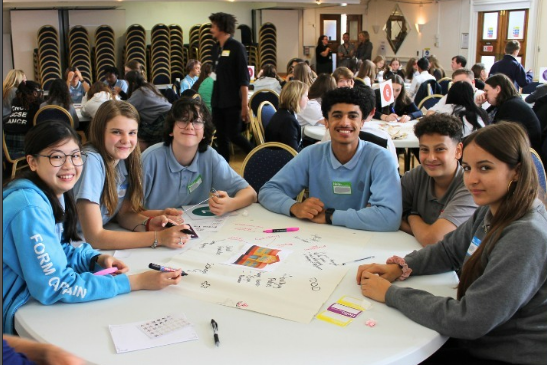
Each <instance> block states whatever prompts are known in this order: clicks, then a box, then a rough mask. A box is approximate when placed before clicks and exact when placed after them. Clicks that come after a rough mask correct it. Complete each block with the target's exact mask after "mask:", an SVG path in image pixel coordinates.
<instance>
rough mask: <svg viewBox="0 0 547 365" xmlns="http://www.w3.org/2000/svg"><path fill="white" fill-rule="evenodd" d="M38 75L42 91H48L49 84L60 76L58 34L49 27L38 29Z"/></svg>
mask: <svg viewBox="0 0 547 365" xmlns="http://www.w3.org/2000/svg"><path fill="white" fill-rule="evenodd" d="M37 61H38V74H37V79H38V80H40V83H41V85H42V89H44V90H49V87H50V86H51V83H52V82H53V80H55V79H59V78H62V76H61V56H60V50H59V33H58V32H57V29H55V28H54V27H53V26H51V25H44V26H43V27H41V28H40V29H38V59H37Z"/></svg>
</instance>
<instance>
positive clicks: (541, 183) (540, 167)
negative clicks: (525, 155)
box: [530, 148, 547, 196]
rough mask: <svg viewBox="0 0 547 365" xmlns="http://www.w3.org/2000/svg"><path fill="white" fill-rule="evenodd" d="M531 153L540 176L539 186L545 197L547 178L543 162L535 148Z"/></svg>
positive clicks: (531, 149)
mask: <svg viewBox="0 0 547 365" xmlns="http://www.w3.org/2000/svg"><path fill="white" fill-rule="evenodd" d="M530 152H531V153H532V160H533V161H534V166H535V167H536V171H537V174H538V180H539V186H540V187H541V189H542V193H543V196H545V194H546V193H547V178H546V177H545V168H544V167H543V163H542V162H541V158H540V157H539V155H538V153H537V152H536V151H535V150H534V149H533V148H530Z"/></svg>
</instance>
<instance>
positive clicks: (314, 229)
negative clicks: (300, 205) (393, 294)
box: [167, 212, 368, 323]
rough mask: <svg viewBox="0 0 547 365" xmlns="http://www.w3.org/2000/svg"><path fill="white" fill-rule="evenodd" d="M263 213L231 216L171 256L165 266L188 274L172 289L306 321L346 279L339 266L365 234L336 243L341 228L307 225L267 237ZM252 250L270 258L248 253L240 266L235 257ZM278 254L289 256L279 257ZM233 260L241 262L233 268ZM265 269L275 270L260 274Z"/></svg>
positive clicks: (359, 251) (358, 249)
mask: <svg viewBox="0 0 547 365" xmlns="http://www.w3.org/2000/svg"><path fill="white" fill-rule="evenodd" d="M269 214H274V213H270V212H264V216H261V217H260V222H255V221H254V218H253V217H251V216H248V217H243V216H237V217H231V218H230V219H231V221H230V224H227V225H226V226H224V228H223V229H222V232H217V233H214V234H211V235H210V236H208V237H207V239H206V240H202V241H201V242H199V244H197V245H195V246H193V247H191V248H190V249H189V250H187V251H186V252H183V253H181V254H178V255H176V256H174V257H173V258H172V260H171V261H170V262H169V263H167V265H169V266H173V267H183V268H184V269H185V271H187V272H189V273H191V275H189V276H188V277H186V278H185V285H184V288H179V287H173V289H174V290H181V292H184V295H186V296H190V297H193V298H196V299H200V300H205V301H209V302H213V303H218V304H221V305H225V306H230V307H233V308H238V309H241V310H251V311H255V312H259V313H264V314H268V315H272V316H276V317H281V318H285V319H289V320H293V321H297V322H301V323H308V322H310V321H311V320H312V319H313V318H314V316H315V315H316V313H317V312H318V311H319V310H320V309H321V306H322V305H323V304H324V303H325V302H326V301H327V300H328V298H329V297H330V295H331V294H332V292H333V291H334V289H335V288H336V286H337V285H338V283H339V282H340V280H342V278H343V277H344V276H345V275H346V273H347V270H348V267H347V266H342V265H340V264H341V263H343V262H347V261H349V260H351V259H353V258H354V257H360V256H362V255H363V249H364V247H363V245H364V244H365V243H366V241H367V239H368V237H367V235H368V233H366V232H363V233H360V234H359V235H352V234H348V235H347V236H344V240H340V233H341V232H340V230H343V229H344V228H337V227H328V229H325V228H324V227H322V226H321V225H313V226H311V227H309V226H303V227H300V231H299V232H297V233H288V232H283V233H275V234H267V233H264V232H263V229H265V228H264V227H263V226H262V222H265V221H268V215H269ZM266 228H267V227H266ZM253 247H254V248H255V249H256V248H264V249H266V250H269V251H268V252H270V253H273V254H272V255H270V256H271V257H269V256H268V255H269V254H267V255H266V258H264V257H262V255H261V254H262V253H261V252H258V253H259V254H256V253H257V252H254V251H253V252H250V256H253V257H251V259H252V260H251V261H253V263H252V264H249V265H246V264H245V262H248V259H249V257H247V258H246V259H244V260H243V259H241V257H242V256H245V254H248V253H249V250H252V248H253ZM284 251H286V252H290V255H286V256H283V255H282V254H280V253H283V252H284ZM264 252H265V253H267V252H266V251H264ZM247 256H249V255H247ZM254 256H256V257H254ZM239 259H241V260H243V261H242V262H240V263H239V264H234V263H235V262H237V261H238V260H239ZM264 260H265V261H264ZM257 262H258V264H256V263H257ZM242 263H243V264H242ZM264 263H266V264H264ZM255 264H256V265H258V266H261V265H262V266H264V267H261V268H259V269H257V268H256V267H253V266H256V265H255ZM269 266H271V267H275V270H265V268H266V267H269Z"/></svg>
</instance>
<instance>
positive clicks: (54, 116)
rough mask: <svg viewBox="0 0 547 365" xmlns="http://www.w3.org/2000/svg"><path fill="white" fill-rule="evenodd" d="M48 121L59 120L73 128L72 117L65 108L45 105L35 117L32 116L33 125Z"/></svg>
mask: <svg viewBox="0 0 547 365" xmlns="http://www.w3.org/2000/svg"><path fill="white" fill-rule="evenodd" d="M48 120H60V121H61V122H65V123H68V124H69V125H70V126H71V127H72V128H74V121H73V120H72V115H70V113H69V112H68V110H66V109H65V108H63V107H61V106H58V105H46V106H44V107H42V108H40V109H39V110H38V111H37V112H36V115H34V122H33V125H37V124H39V123H42V122H45V121H48Z"/></svg>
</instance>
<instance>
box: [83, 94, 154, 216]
mask: <svg viewBox="0 0 547 365" xmlns="http://www.w3.org/2000/svg"><path fill="white" fill-rule="evenodd" d="M120 115H122V116H124V117H126V118H129V119H133V120H135V121H136V122H137V123H138V124H140V118H139V112H138V111H137V109H135V107H134V106H133V105H131V104H129V103H128V102H126V101H119V100H108V101H106V102H104V103H103V104H101V106H100V107H99V109H98V110H97V113H96V114H95V117H93V120H92V121H91V125H90V126H89V144H91V145H92V146H93V147H95V148H96V149H97V151H98V152H99V154H100V155H101V157H102V159H103V161H104V165H105V170H106V171H105V172H106V179H105V183H104V187H103V192H102V194H101V205H104V206H105V207H106V209H107V210H108V215H110V216H111V215H113V214H114V211H115V209H116V206H117V205H118V192H117V190H116V167H115V164H114V162H115V161H114V159H113V158H112V156H110V155H109V154H108V151H107V150H106V146H105V133H106V126H107V124H108V122H110V121H111V120H112V119H114V118H116V117H117V116H120ZM119 163H123V161H120V162H119ZM125 165H126V167H127V172H128V176H129V189H128V190H127V194H129V198H130V202H131V210H132V211H134V212H140V211H142V210H144V208H143V205H142V202H143V198H144V191H143V188H142V166H141V150H140V148H139V145H138V144H137V146H136V147H135V150H134V151H133V152H132V153H131V154H130V155H129V157H128V158H127V159H126V160H125Z"/></svg>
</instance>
